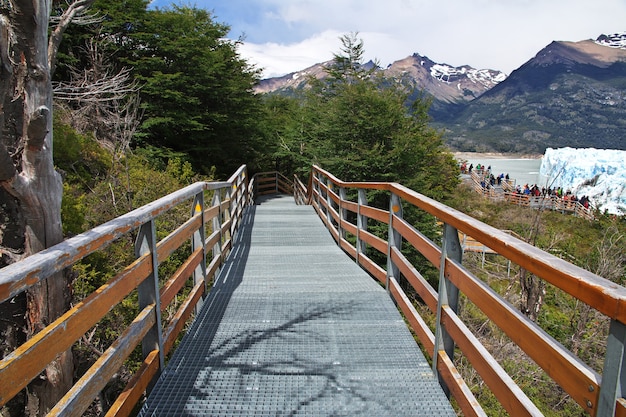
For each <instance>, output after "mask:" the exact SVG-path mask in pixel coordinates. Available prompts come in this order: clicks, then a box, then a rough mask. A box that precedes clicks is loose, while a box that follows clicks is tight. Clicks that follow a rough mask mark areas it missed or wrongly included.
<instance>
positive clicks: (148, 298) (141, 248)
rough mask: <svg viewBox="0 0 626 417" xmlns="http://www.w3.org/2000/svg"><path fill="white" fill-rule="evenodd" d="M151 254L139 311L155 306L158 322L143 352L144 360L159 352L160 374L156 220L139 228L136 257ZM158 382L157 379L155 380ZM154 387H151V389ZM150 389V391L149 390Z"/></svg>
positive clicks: (140, 289) (139, 292)
mask: <svg viewBox="0 0 626 417" xmlns="http://www.w3.org/2000/svg"><path fill="white" fill-rule="evenodd" d="M146 254H150V256H151V258H152V272H151V273H150V275H149V276H148V277H147V278H146V279H145V280H144V281H143V282H142V283H141V284H139V286H138V287H137V295H138V302H139V310H140V311H141V310H143V309H144V308H145V307H146V306H148V305H150V304H154V314H156V320H155V323H154V326H153V327H152V329H150V330H149V331H148V333H146V335H145V336H144V338H143V340H142V342H141V351H142V355H143V358H146V357H147V356H148V355H149V354H150V352H152V351H153V350H155V349H158V350H159V373H160V371H161V370H163V368H164V367H165V357H164V354H163V334H162V329H161V299H160V297H159V261H158V257H157V251H156V227H155V224H154V220H150V221H148V222H146V223H144V224H143V225H142V226H141V227H140V228H139V233H138V234H137V240H136V241H135V256H136V257H137V258H139V257H140V256H143V255H146ZM153 382H156V378H155V379H154V380H153ZM151 387H152V383H151V386H150V387H149V389H150V388H151ZM149 389H148V390H149Z"/></svg>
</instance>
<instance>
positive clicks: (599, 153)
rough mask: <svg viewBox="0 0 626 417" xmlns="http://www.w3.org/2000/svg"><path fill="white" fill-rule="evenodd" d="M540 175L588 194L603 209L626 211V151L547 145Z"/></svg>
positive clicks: (556, 184)
mask: <svg viewBox="0 0 626 417" xmlns="http://www.w3.org/2000/svg"><path fill="white" fill-rule="evenodd" d="M539 175H540V178H541V181H542V182H543V183H544V185H546V186H547V187H550V188H556V187H561V188H562V189H563V190H564V191H567V190H569V191H571V192H572V193H573V194H575V195H576V196H578V198H581V197H582V196H585V195H586V196H587V197H589V201H590V203H591V205H592V206H593V207H594V208H597V209H599V210H600V211H601V212H605V211H606V212H607V213H609V214H616V215H624V214H626V151H621V150H615V149H594V148H569V147H568V148H557V149H553V148H547V149H546V151H545V153H544V155H543V158H542V159H541V167H540V168H539Z"/></svg>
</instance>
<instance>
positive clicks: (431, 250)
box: [300, 167, 626, 417]
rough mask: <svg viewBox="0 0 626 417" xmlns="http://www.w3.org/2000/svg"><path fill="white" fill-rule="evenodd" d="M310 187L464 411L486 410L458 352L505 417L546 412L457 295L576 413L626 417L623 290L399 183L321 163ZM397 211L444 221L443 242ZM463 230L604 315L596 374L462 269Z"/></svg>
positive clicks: (320, 211) (625, 304) (346, 247)
mask: <svg viewBox="0 0 626 417" xmlns="http://www.w3.org/2000/svg"><path fill="white" fill-rule="evenodd" d="M300 184H301V185H302V183H300ZM311 184H312V185H311V187H310V188H309V189H308V194H309V195H310V199H311V203H312V204H313V206H314V207H315V210H316V211H317V212H318V214H319V216H320V217H321V219H322V221H323V222H324V223H325V224H326V226H327V227H328V229H329V230H330V232H331V234H332V236H333V237H334V239H335V240H336V241H337V243H338V244H339V245H340V246H341V248H343V249H344V250H345V251H346V252H347V253H348V254H349V255H350V256H352V257H353V258H354V259H355V260H356V262H357V263H358V264H359V265H360V266H361V267H362V268H364V269H365V270H367V271H369V273H370V274H371V275H372V276H373V277H375V278H376V279H378V280H379V281H380V282H381V283H382V284H384V285H385V286H386V288H387V289H388V291H389V292H390V294H391V296H392V297H393V299H394V300H395V301H396V303H397V304H398V306H399V308H400V309H401V310H402V312H403V313H404V315H405V317H406V319H407V320H408V322H409V324H410V325H411V327H412V329H413V331H414V332H415V334H416V335H417V337H418V338H419V341H420V343H421V345H422V347H423V348H424V350H425V351H426V352H427V353H428V354H430V355H431V358H432V363H433V370H434V372H435V373H436V374H437V375H438V376H439V378H440V381H441V382H442V385H443V386H444V387H445V388H447V389H448V390H449V392H450V393H451V395H452V396H454V397H455V399H456V401H457V403H458V404H459V407H460V408H461V410H462V412H463V414H464V415H466V416H480V415H485V413H484V411H483V410H482V408H481V407H480V405H479V404H478V402H477V401H476V399H475V398H474V396H473V394H472V392H471V391H470V390H469V389H468V386H467V385H466V383H465V382H464V380H463V379H462V378H461V376H460V373H459V371H458V370H457V369H456V367H455V365H454V363H453V359H454V353H455V351H457V352H461V354H462V355H464V357H465V358H466V359H467V361H469V362H470V363H471V365H472V367H473V369H474V370H475V371H476V372H477V373H478V374H479V375H480V376H481V377H482V379H483V381H484V383H485V384H486V385H487V386H488V387H489V388H490V389H491V391H492V392H493V394H494V395H495V397H496V398H497V399H498V401H499V402H500V403H501V405H502V407H503V408H504V409H506V411H507V412H508V413H509V414H510V415H512V416H529V415H532V416H538V415H542V413H541V411H540V410H539V409H538V408H537V407H536V406H535V405H534V404H533V402H532V401H531V400H530V399H529V398H528V397H527V395H526V394H525V393H524V392H523V391H522V389H520V388H519V387H518V385H517V384H516V383H515V381H514V380H513V378H512V377H511V376H509V375H508V374H507V373H506V372H505V370H504V369H503V368H502V366H500V364H498V362H497V361H496V360H495V359H494V358H493V356H492V355H491V354H490V352H489V351H488V350H487V349H486V348H485V347H484V346H483V345H482V344H481V343H480V341H479V339H478V338H477V337H476V336H475V335H474V333H472V331H470V330H469V328H468V327H467V326H466V324H465V323H464V322H463V321H462V320H461V318H460V316H459V314H457V309H458V301H459V293H462V294H464V296H465V297H466V298H467V299H468V300H469V301H470V302H471V303H473V304H474V305H475V306H477V307H478V308H479V309H480V310H482V312H483V313H484V314H485V315H486V316H487V317H488V319H489V320H490V321H491V322H492V323H493V324H495V325H497V326H498V327H499V328H500V329H501V331H502V332H504V333H505V334H506V335H507V336H508V337H509V338H510V339H511V341H512V342H514V343H515V344H516V345H517V346H518V347H519V348H521V350H523V351H524V352H525V353H526V355H528V356H529V357H530V358H531V359H532V360H533V361H534V362H535V363H536V364H537V365H539V366H540V367H541V368H543V370H544V371H545V372H546V374H547V375H549V377H551V378H552V379H553V380H554V381H555V382H556V383H557V384H558V385H559V386H560V387H561V388H562V389H563V390H564V391H565V392H566V393H567V394H568V395H569V396H571V398H573V399H574V400H575V401H576V402H577V403H578V404H579V405H580V407H581V408H582V410H584V411H585V412H587V413H589V414H590V415H592V416H602V417H608V416H614V415H616V416H624V415H626V401H625V400H624V398H623V392H622V385H623V379H624V378H625V377H626V374H625V372H623V369H624V366H626V361H624V359H625V358H624V351H625V349H624V346H625V341H626V326H625V325H624V323H626V289H625V288H624V287H622V286H620V285H618V284H615V283H613V282H611V281H608V280H606V279H604V278H602V277H600V276H597V275H594V274H592V273H590V272H588V271H586V270H584V269H581V268H579V267H576V266H574V265H572V264H570V263H568V262H566V261H564V260H562V259H560V258H557V257H555V256H553V255H551V254H548V253H546V252H544V251H542V250H539V249H538V248H536V247H534V246H532V245H529V244H527V243H525V242H523V241H521V240H519V239H517V238H515V237H513V236H511V235H509V234H507V233H504V232H502V231H500V230H497V229H495V228H493V227H491V226H488V225H486V224H484V223H482V222H480V221H478V220H476V219H474V218H472V217H469V216H467V215H465V214H463V213H461V212H459V211H457V210H454V209H452V208H450V207H447V206H445V205H443V204H441V203H438V202H436V201H434V200H432V199H429V198H427V197H425V196H423V195H421V194H419V193H417V192H415V191H413V190H410V189H408V188H406V187H404V186H402V185H400V184H396V183H354V182H353V183H348V182H343V181H341V180H339V179H337V178H335V177H334V176H333V175H332V174H330V173H328V172H326V171H324V170H322V169H320V168H319V167H313V172H312V180H311ZM367 192H373V193H375V194H377V195H380V193H381V192H384V193H386V194H387V196H388V202H389V208H388V209H386V208H385V209H381V208H376V207H371V206H369V205H368V200H367ZM348 195H350V196H351V198H348V197H347V196H348ZM403 206H415V207H417V208H419V209H421V210H424V211H426V212H427V213H429V214H431V215H432V216H434V217H435V218H436V219H437V220H438V221H440V222H441V223H442V224H443V227H442V237H441V244H440V245H438V244H436V243H435V242H433V241H431V240H429V239H428V238H427V237H425V236H424V235H423V234H422V233H421V232H420V231H418V230H416V228H415V227H414V226H413V225H411V224H410V223H408V222H407V221H406V220H405V219H404V218H403ZM375 224H378V225H381V224H386V225H387V226H386V227H387V229H388V232H387V240H384V238H381V237H379V236H377V235H375V234H373V233H371V232H370V231H368V226H369V227H372V226H374V225H375ZM378 228H379V229H380V227H378ZM459 231H460V232H462V233H464V234H466V235H467V236H471V237H472V238H473V239H475V240H476V241H478V242H481V243H482V244H484V245H486V246H488V247H489V248H491V249H493V250H494V251H496V252H497V253H499V254H500V255H502V256H504V257H506V258H507V259H508V260H510V261H512V262H514V263H516V264H518V265H520V266H521V267H522V268H525V269H526V270H527V271H529V272H530V273H532V274H535V275H536V276H538V277H540V278H541V279H544V280H545V281H547V282H549V283H551V284H553V285H554V286H556V287H558V288H560V289H561V290H563V291H564V292H566V293H567V294H569V295H571V296H572V297H575V298H576V299H577V300H579V301H581V302H583V303H585V304H587V305H589V306H591V307H592V308H594V309H596V310H598V311H599V312H600V313H602V314H604V315H605V316H607V317H608V318H609V319H610V329H609V336H608V339H607V346H606V356H605V362H604V368H603V372H602V374H599V373H598V372H596V371H594V370H593V369H592V368H591V367H590V366H589V365H587V364H586V363H584V362H583V361H582V360H581V359H580V358H578V357H577V356H576V355H574V354H573V353H572V352H570V351H569V350H567V349H566V348H565V347H564V346H563V345H561V344H560V343H559V342H558V341H556V340H555V339H554V338H552V337H551V336H549V335H548V334H547V333H546V332H545V331H544V330H542V329H541V328H540V327H539V326H538V325H537V324H536V323H534V322H532V321H531V320H530V319H528V318H527V317H526V316H525V315H524V314H522V313H520V312H519V311H518V310H517V309H515V308H514V307H512V306H511V305H510V304H509V303H507V301H505V300H504V299H503V298H502V297H500V296H499V295H498V294H497V293H495V292H494V291H493V290H492V289H491V288H490V287H489V286H488V285H487V284H486V283H485V282H483V281H482V280H480V279H478V278H477V277H476V276H474V275H473V274H472V273H470V272H469V271H468V270H467V269H466V268H464V266H463V265H462V259H461V246H460V243H459ZM351 242H355V243H351ZM403 244H404V245H406V244H408V245H410V246H412V247H413V248H415V249H416V250H417V251H418V252H419V253H421V254H422V255H423V256H424V257H425V258H426V259H427V260H428V261H429V262H430V263H432V265H434V266H435V267H436V268H438V269H439V287H438V289H434V288H432V287H431V286H430V284H429V283H428V282H427V281H426V280H425V279H424V278H423V276H422V275H421V274H420V272H419V271H418V270H417V268H416V267H415V266H414V265H413V264H412V263H411V262H410V261H409V260H408V259H407V257H405V255H404V254H403V252H402V251H401V248H402V246H403ZM366 249H370V250H373V251H375V252H379V253H380V254H381V255H382V256H383V257H386V259H387V263H386V265H383V266H381V265H379V264H377V263H376V262H375V261H373V260H372V258H371V257H370V256H368V251H367V250H366ZM401 278H402V281H403V282H407V283H408V285H410V286H411V287H412V288H413V290H414V291H415V292H416V293H417V294H418V295H419V297H420V298H421V299H422V300H423V302H424V303H425V305H426V306H427V308H428V309H429V310H430V312H431V313H432V315H433V316H434V317H436V319H435V325H434V331H432V330H431V328H430V327H429V326H428V325H427V324H426V322H425V320H424V319H423V318H422V317H421V316H420V314H418V313H417V310H416V308H415V307H414V305H413V304H412V302H411V301H410V300H409V297H408V296H407V295H406V294H405V292H404V290H403V289H402V288H401V286H400V285H399V284H398V282H400V281H401Z"/></svg>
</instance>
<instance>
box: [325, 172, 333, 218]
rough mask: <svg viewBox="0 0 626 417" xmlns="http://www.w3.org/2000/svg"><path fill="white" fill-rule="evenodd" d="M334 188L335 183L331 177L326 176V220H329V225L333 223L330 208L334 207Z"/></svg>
mask: <svg viewBox="0 0 626 417" xmlns="http://www.w3.org/2000/svg"><path fill="white" fill-rule="evenodd" d="M332 190H333V183H332V182H331V181H330V178H328V177H326V220H328V225H329V226H332V224H333V215H332V213H331V212H330V209H331V208H332V207H333V199H332V198H331V196H330V193H331V192H332Z"/></svg>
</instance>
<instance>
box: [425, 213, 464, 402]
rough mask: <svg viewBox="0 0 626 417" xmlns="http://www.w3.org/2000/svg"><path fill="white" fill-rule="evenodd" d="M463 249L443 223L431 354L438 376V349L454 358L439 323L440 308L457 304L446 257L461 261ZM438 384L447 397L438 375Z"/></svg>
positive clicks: (451, 343) (451, 345) (456, 235)
mask: <svg viewBox="0 0 626 417" xmlns="http://www.w3.org/2000/svg"><path fill="white" fill-rule="evenodd" d="M462 254H463V250H462V248H461V243H460V242H459V232H458V231H457V230H456V229H455V228H454V227H452V226H450V225H449V224H445V223H444V225H443V242H442V245H441V262H440V268H439V290H438V298H439V299H438V301H437V322H436V329H435V352H434V354H433V365H432V366H433V372H434V373H435V375H437V376H438V377H439V373H438V371H437V358H438V356H439V352H440V351H442V350H443V351H445V352H446V354H447V355H448V357H449V358H450V360H453V358H454V340H453V339H452V337H451V336H450V334H449V333H448V332H447V331H446V329H445V327H444V326H443V325H442V323H441V310H442V307H443V306H448V307H450V309H452V311H454V312H455V313H456V312H457V311H458V306H459V289H458V288H457V287H456V286H455V285H454V284H453V283H452V282H451V281H450V280H449V279H448V276H447V274H446V270H445V268H446V259H450V260H453V261H456V262H458V263H461V262H462V257H463V256H462ZM439 384H440V385H441V386H442V388H443V390H444V392H445V393H446V395H447V396H448V397H449V396H450V390H449V389H448V388H447V387H446V385H445V383H444V382H443V379H441V377H439Z"/></svg>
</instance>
